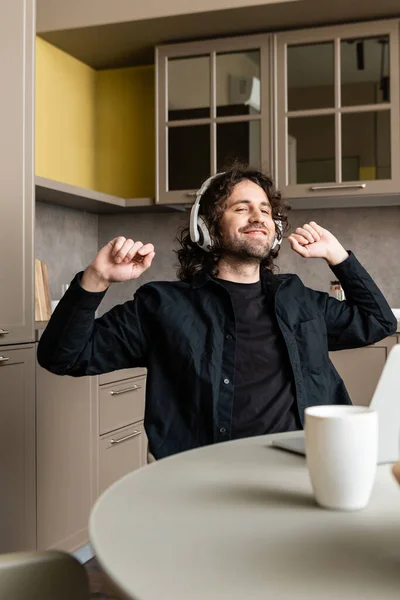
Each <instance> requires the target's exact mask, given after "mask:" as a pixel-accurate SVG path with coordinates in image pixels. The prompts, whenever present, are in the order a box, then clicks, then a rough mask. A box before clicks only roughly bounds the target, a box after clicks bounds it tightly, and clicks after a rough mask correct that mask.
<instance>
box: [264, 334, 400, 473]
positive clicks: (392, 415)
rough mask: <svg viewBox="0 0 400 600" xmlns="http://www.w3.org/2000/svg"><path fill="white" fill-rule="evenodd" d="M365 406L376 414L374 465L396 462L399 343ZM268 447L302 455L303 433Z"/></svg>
mask: <svg viewBox="0 0 400 600" xmlns="http://www.w3.org/2000/svg"><path fill="white" fill-rule="evenodd" d="M369 406H370V407H371V408H374V409H375V410H376V411H377V413H378V423H379V425H378V427H379V438H378V465H381V464H385V463H393V462H396V461H398V460H400V344H397V345H396V346H394V347H393V348H392V350H391V352H390V354H389V356H388V359H387V361H386V363H385V366H384V368H383V371H382V374H381V376H380V378H379V381H378V385H377V386H376V389H375V392H374V395H373V397H372V400H371V403H370V405H369ZM272 446H273V447H275V448H281V449H282V450H288V451H289V452H295V453H296V454H303V455H305V441H304V432H301V433H300V432H299V436H298V437H293V438H289V439H285V440H274V441H273V442H272Z"/></svg>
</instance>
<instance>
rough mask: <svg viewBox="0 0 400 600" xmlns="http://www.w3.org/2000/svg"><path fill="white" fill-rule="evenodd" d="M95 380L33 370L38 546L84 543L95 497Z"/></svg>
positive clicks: (73, 546)
mask: <svg viewBox="0 0 400 600" xmlns="http://www.w3.org/2000/svg"><path fill="white" fill-rule="evenodd" d="M96 415H97V405H96V377H79V378H74V377H68V376H64V377H61V376H57V375H53V374H52V373H49V372H48V371H46V370H45V369H43V368H42V367H40V366H39V365H38V364H37V365H36V427H37V430H36V431H37V432H36V438H37V449H36V452H37V544H38V548H39V549H40V550H45V549H49V548H57V549H58V550H66V551H68V550H70V551H72V550H75V549H76V548H79V547H80V546H83V545H84V544H86V543H87V540H88V530H87V526H88V518H89V514H90V509H91V507H92V506H93V503H94V501H95V500H96V496H97V481H96V471H97V465H96V456H97V449H96V444H97V422H96Z"/></svg>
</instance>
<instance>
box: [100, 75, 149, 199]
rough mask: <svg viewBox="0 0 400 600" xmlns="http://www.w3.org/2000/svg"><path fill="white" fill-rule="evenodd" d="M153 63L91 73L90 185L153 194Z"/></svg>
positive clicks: (131, 193)
mask: <svg viewBox="0 0 400 600" xmlns="http://www.w3.org/2000/svg"><path fill="white" fill-rule="evenodd" d="M154 85H155V74H154V67H153V66H150V67H132V68H125V69H113V70H107V71H98V72H97V74H96V99H97V103H96V132H97V137H96V173H97V177H96V185H97V189H98V190H100V191H102V192H105V193H108V194H115V195H116V196H122V197H124V198H148V197H151V198H153V197H154V195H155V116H154V110H155V108H154V102H155V100H154Z"/></svg>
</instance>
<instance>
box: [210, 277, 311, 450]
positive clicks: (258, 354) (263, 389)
mask: <svg viewBox="0 0 400 600" xmlns="http://www.w3.org/2000/svg"><path fill="white" fill-rule="evenodd" d="M218 282H219V283H221V284H222V285H223V286H224V287H225V288H226V289H227V290H228V291H229V293H230V296H231V299H232V303H233V308H234V312H235V318H236V331H237V339H236V357H235V382H234V384H235V390H234V400H233V415H232V439H235V438H242V437H248V436H253V435H263V434H266V433H277V432H282V431H293V430H296V429H301V425H300V420H299V417H298V411H297V403H296V397H295V391H294V382H293V374H292V370H291V367H290V362H289V357H288V354H287V349H286V346H285V342H284V340H283V337H282V334H281V332H280V330H279V327H278V324H277V322H276V317H275V312H274V307H273V303H272V301H271V299H270V298H269V297H268V296H267V295H265V294H264V293H263V291H262V287H261V281H258V282H257V283H234V282H232V281H225V280H222V279H218Z"/></svg>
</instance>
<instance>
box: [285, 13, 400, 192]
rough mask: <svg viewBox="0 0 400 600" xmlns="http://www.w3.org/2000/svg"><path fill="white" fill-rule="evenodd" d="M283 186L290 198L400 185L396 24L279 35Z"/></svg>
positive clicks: (393, 189)
mask: <svg viewBox="0 0 400 600" xmlns="http://www.w3.org/2000/svg"><path fill="white" fill-rule="evenodd" d="M277 64H278V105H277V134H278V135H277V145H278V185H279V186H280V187H281V189H282V190H283V192H284V194H285V195H286V196H287V197H291V198H296V197H297V198H302V197H313V196H315V197H316V196H321V195H322V196H324V195H335V196H337V195H346V196H348V195H351V194H354V195H357V194H358V195H360V194H362V195H366V194H367V195H368V194H371V195H373V194H383V193H395V192H396V191H398V189H399V183H400V177H399V169H398V168H397V169H395V168H393V165H400V155H399V144H400V139H399V60H398V23H397V22H394V21H386V22H384V21H382V22H378V23H372V24H371V23H362V24H356V25H343V26H335V27H329V28H328V27H326V28H325V27H324V28H320V29H314V30H308V31H304V30H303V31H297V32H296V31H292V32H289V33H283V34H279V35H278V36H277Z"/></svg>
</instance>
